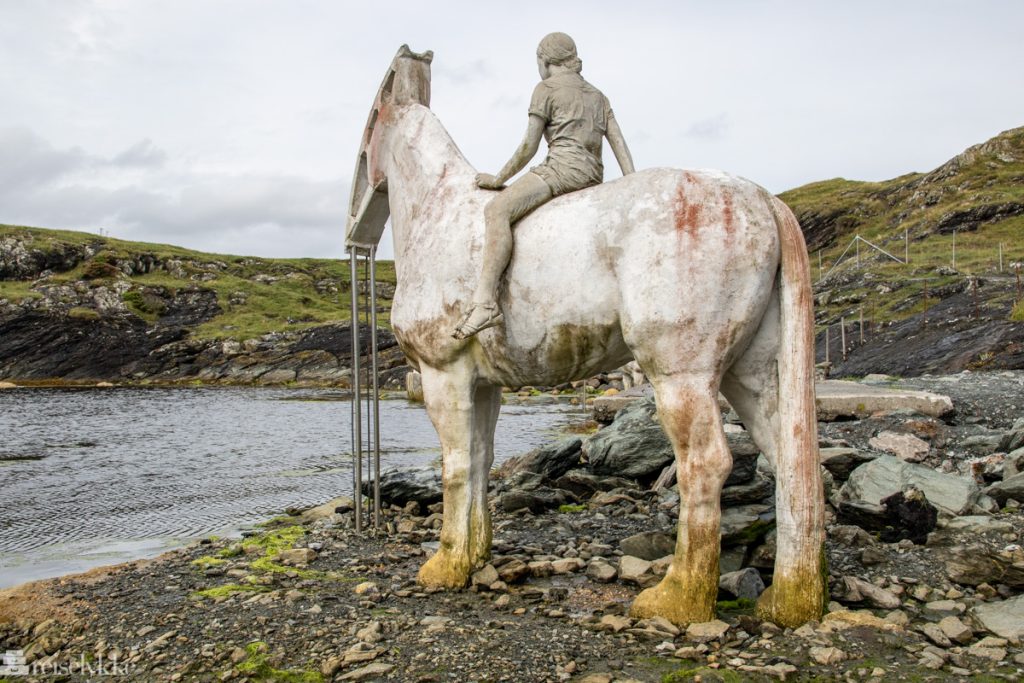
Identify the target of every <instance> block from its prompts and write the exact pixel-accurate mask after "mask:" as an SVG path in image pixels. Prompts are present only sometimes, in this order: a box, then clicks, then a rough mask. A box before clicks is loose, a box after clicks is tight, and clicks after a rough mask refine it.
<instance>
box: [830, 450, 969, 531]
mask: <svg viewBox="0 0 1024 683" xmlns="http://www.w3.org/2000/svg"><path fill="white" fill-rule="evenodd" d="M911 487H913V488H916V489H918V490H919V491H921V492H922V493H924V495H925V497H927V498H928V501H929V502H930V503H931V504H932V505H934V506H935V507H936V508H938V510H939V512H940V513H945V514H947V515H953V516H957V515H965V514H969V513H970V512H971V510H972V509H973V508H974V505H975V503H977V502H978V498H979V496H981V490H980V489H979V488H978V485H977V484H976V483H975V482H974V480H973V479H968V478H966V477H961V476H957V475H955V474H943V473H941V472H936V471H935V470H933V469H931V468H929V467H925V466H923V465H916V464H914V463H909V462H903V461H902V460H900V459H899V458H895V457H893V456H891V455H883V456H879V457H878V458H876V459H875V460H872V461H871V462H869V463H865V464H863V465H861V466H860V467H858V468H857V469H855V470H854V471H853V472H852V473H851V474H850V478H849V479H848V480H847V482H846V483H845V484H844V485H843V488H842V489H840V491H839V497H840V500H841V501H851V502H861V501H862V502H864V503H869V504H871V505H880V504H881V502H882V500H883V499H885V498H888V497H889V496H892V495H894V494H896V493H900V492H902V491H906V490H907V489H909V488H911Z"/></svg>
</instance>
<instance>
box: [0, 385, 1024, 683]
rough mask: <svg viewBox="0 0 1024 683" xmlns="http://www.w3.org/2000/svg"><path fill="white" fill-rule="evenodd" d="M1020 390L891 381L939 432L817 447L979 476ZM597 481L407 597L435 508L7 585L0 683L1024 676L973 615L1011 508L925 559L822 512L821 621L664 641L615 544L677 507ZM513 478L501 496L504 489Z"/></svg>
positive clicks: (663, 525)
mask: <svg viewBox="0 0 1024 683" xmlns="http://www.w3.org/2000/svg"><path fill="white" fill-rule="evenodd" d="M1022 382H1024V375H1022V373H1008V374H996V375H970V374H966V375H956V376H954V377H953V378H928V377H923V378H916V379H914V380H906V381H903V382H900V383H899V384H898V385H900V386H905V387H907V388H920V389H927V390H932V391H940V392H942V393H947V394H949V395H951V396H952V397H953V398H954V401H955V403H956V406H957V411H956V413H955V415H953V416H950V417H949V418H947V419H946V420H945V421H940V420H934V419H930V418H924V417H922V416H915V415H907V414H903V413H899V412H897V413H887V414H881V415H874V416H872V417H870V418H867V419H865V420H854V421H845V422H834V423H828V424H822V425H821V426H820V431H821V435H822V440H823V442H825V443H826V444H849V445H852V446H854V447H856V448H858V449H865V450H869V447H868V445H867V442H868V441H869V440H870V438H872V437H873V436H874V435H876V434H877V433H878V432H879V431H881V430H884V429H902V430H903V431H904V432H911V433H915V434H918V435H920V436H922V438H924V437H927V441H928V443H929V444H930V450H929V453H928V455H927V456H926V458H925V460H924V464H926V465H931V466H932V467H934V468H936V469H939V470H947V471H950V472H952V473H956V472H960V473H963V472H965V471H972V472H974V471H977V470H975V469H972V468H971V467H969V466H967V465H965V463H968V462H969V461H971V460H972V459H981V460H984V459H985V458H988V457H989V456H990V455H991V452H992V450H993V449H994V445H993V444H994V443H995V442H996V441H998V438H999V437H1000V436H1001V435H1002V434H1003V433H1005V431H1006V430H1007V429H1008V428H1009V427H1010V425H1011V424H1012V423H1013V422H1014V420H1015V419H1016V418H1019V417H1020V415H1021V414H1022V413H1024V409H1021V408H1020V407H1018V406H1017V403H1018V402H1020V398H1019V397H1020V396H1021V395H1022V393H1021V384H1022ZM972 437H981V438H972ZM978 476H981V474H979V475H978ZM522 479H524V478H523V477H520V480H522ZM513 480H515V477H510V480H509V481H513ZM609 482H610V483H609V487H606V488H610V487H612V486H615V487H616V488H612V490H610V491H607V490H606V491H599V492H597V493H595V494H594V495H593V496H588V497H587V498H586V499H585V500H583V501H581V504H579V505H571V506H563V507H562V508H561V511H558V510H549V511H547V512H544V513H542V514H532V513H529V512H527V511H525V510H520V511H518V512H507V511H505V510H503V509H500V506H499V509H498V510H497V511H496V512H495V517H494V528H495V533H494V557H493V558H492V561H491V564H490V565H488V566H486V567H484V568H483V569H482V570H481V571H480V572H478V573H477V574H476V575H474V585H473V586H471V587H470V588H467V589H465V590H462V591H458V592H434V591H423V590H421V589H420V588H419V587H418V586H417V585H416V583H415V576H416V571H417V569H418V567H419V566H420V564H421V563H422V562H423V561H424V560H425V558H426V557H427V556H428V554H429V553H430V552H432V548H433V547H434V546H433V544H435V543H436V541H437V538H438V535H439V527H440V520H441V516H440V511H441V510H440V505H439V504H435V505H433V506H429V507H427V508H425V509H424V508H420V507H419V506H418V505H416V504H410V505H407V506H405V507H397V506H393V507H390V508H388V509H387V510H385V511H384V525H383V526H384V529H383V530H382V531H381V533H379V534H377V535H376V536H374V535H373V534H366V535H362V536H360V535H356V534H355V533H354V532H353V530H352V528H351V527H352V517H353V515H352V512H351V510H350V509H349V508H350V505H346V503H345V501H342V500H339V501H335V502H333V503H331V504H328V505H326V506H322V507H321V508H316V509H314V510H311V511H306V512H305V513H301V514H300V513H298V512H297V511H293V513H294V514H292V515H290V516H284V517H282V518H279V519H276V520H273V521H272V522H269V523H268V524H267V525H266V526H264V527H263V528H262V529H261V530H260V531H259V532H258V533H256V534H253V535H251V536H249V537H246V538H243V539H241V540H237V539H235V540H230V539H227V540H226V539H206V540H204V541H202V542H199V543H196V544H194V545H192V546H190V547H187V548H183V549H180V550H176V551H173V552H170V553H167V554H165V555H163V556H161V557H159V558H157V559H155V560H152V561H143V562H135V563H131V564H127V565H120V566H117V567H113V568H108V569H102V570H94V571H92V572H89V573H87V574H84V575H78V576H72V577H65V578H63V579H58V580H51V581H44V582H37V583H34V584H27V585H25V586H21V587H18V588H15V589H11V590H8V591H3V592H0V653H4V652H8V651H11V652H13V651H16V650H21V651H23V653H24V657H25V660H26V663H27V665H28V666H31V667H35V670H36V671H37V672H42V673H39V674H38V675H33V676H27V677H25V676H16V677H14V676H12V677H10V678H8V679H4V678H3V674H2V673H0V681H5V682H6V681H10V682H11V683H17V682H20V681H32V680H38V681H53V680H62V681H85V680H100V679H101V678H102V680H111V679H110V678H107V677H104V676H101V673H102V672H105V673H107V674H110V673H117V674H121V675H122V676H127V678H125V680H133V681H135V680H138V681H300V682H305V683H313V682H316V681H350V680H351V681H360V680H363V681H374V680H381V681H422V682H424V683H426V682H428V681H436V682H441V681H581V682H585V683H611V682H613V681H619V682H625V681H666V682H669V683H674V682H678V681H768V680H801V681H812V680H814V681H831V680H847V681H899V680H905V681H931V680H936V681H945V680H982V681H985V680H988V681H996V680H1020V678H1021V676H1022V674H1024V649H1022V647H1021V644H1020V642H1019V641H1018V640H1016V639H1014V638H1012V637H1010V638H1000V637H998V636H997V635H996V634H994V633H990V632H986V631H985V629H984V628H982V626H981V625H980V622H978V621H977V620H976V619H975V618H974V616H973V615H974V612H975V609H976V608H979V607H986V606H991V605H995V606H1000V605H1003V604H1004V603H1005V601H1007V600H1009V599H1014V598H1015V596H1018V595H1019V594H1020V593H1021V591H1024V551H1022V550H1021V547H1020V544H1021V540H1022V539H1024V515H1022V514H1021V512H1020V510H1019V508H1014V507H1013V506H1010V505H1008V506H1004V508H1003V511H1001V512H997V513H995V514H992V515H987V516H979V517H962V518H957V519H954V520H952V523H948V522H947V521H943V522H941V523H940V526H939V528H938V529H937V530H935V531H933V532H932V533H931V534H929V535H928V537H927V542H926V543H925V544H922V545H915V544H914V543H912V542H911V541H909V540H902V541H899V542H896V543H884V542H881V541H880V540H878V537H877V535H875V534H871V533H868V532H866V531H865V530H863V529H861V528H859V527H856V526H849V525H840V524H838V523H837V520H836V519H835V517H833V516H830V520H829V540H828V543H827V548H826V550H827V557H828V562H829V568H830V579H829V580H830V586H829V587H830V591H831V598H832V602H831V603H830V604H829V608H828V612H827V614H825V615H824V617H823V619H822V621H821V622H813V623H810V624H807V625H805V626H803V627H801V628H799V629H795V630H793V629H786V630H781V629H779V628H778V627H776V626H774V625H773V624H768V623H762V622H760V621H759V620H758V619H756V618H755V617H754V616H753V609H752V603H751V602H750V601H748V600H742V599H741V600H737V599H735V596H732V595H728V594H726V593H725V592H723V593H722V594H721V595H720V598H722V602H720V603H719V605H718V620H716V621H714V622H709V623H707V624H700V625H691V626H690V627H689V628H686V629H682V630H680V629H679V628H677V627H675V626H673V625H672V624H669V623H668V622H665V621H663V620H660V619H653V620H646V621H640V622H637V621H634V620H632V619H630V618H629V617H628V607H629V603H630V601H631V600H632V599H633V598H634V597H635V596H636V594H637V593H638V592H639V590H640V589H641V587H642V586H643V585H649V584H650V583H651V582H653V581H657V578H658V575H659V573H663V572H664V568H665V564H666V563H664V562H662V561H661V560H658V561H654V562H653V563H651V562H647V563H646V564H644V565H642V571H639V572H631V571H627V570H626V566H627V564H630V563H631V562H632V559H631V560H624V559H623V551H622V547H623V546H622V545H621V542H622V541H623V540H624V539H627V538H630V537H635V535H636V534H638V533H641V532H648V531H655V532H666V533H671V532H672V531H673V521H672V520H673V519H674V516H675V514H676V512H677V505H678V501H677V499H674V497H673V494H672V493H671V492H668V491H661V492H658V493H655V492H652V491H649V490H643V489H640V488H638V487H636V486H630V485H627V484H628V483H624V482H622V480H614V481H613V480H609ZM511 485H512V484H510V483H509V482H508V481H506V482H502V483H499V486H498V488H499V492H500V491H502V490H507V489H508V488H509V486H511ZM769 502H770V501H769ZM745 504H746V508H745V509H751V508H754V509H756V510H763V509H767V507H766V506H765V505H764V504H760V503H759V504H756V505H753V506H752V505H751V504H750V501H745ZM736 509H739V508H736ZM727 512H729V510H727ZM754 519H755V520H756V519H757V517H756V515H755V516H754ZM761 526H762V527H763V525H761ZM758 528H760V532H759V534H760V535H758V536H757V538H753V537H750V536H748V537H746V540H744V541H743V543H750V545H749V546H747V547H746V551H745V552H741V553H740V557H741V558H742V559H743V564H744V565H746V566H753V567H757V568H758V569H759V570H760V576H763V577H764V578H765V580H768V581H770V559H771V553H772V537H771V534H770V532H769V530H768V529H766V528H761V527H758ZM766 533H767V536H765V534H766ZM738 535H739V536H743V534H738ZM752 538H753V540H751V539H752ZM627 543H628V542H627ZM730 552H731V551H730ZM727 554H728V553H727ZM733 555H734V556H735V553H733ZM766 559H767V560H768V562H765V560H766ZM641 562H642V561H641ZM633 564H636V563H633ZM997 570H998V571H997ZM986 572H987V573H986ZM1005 604H1009V603H1005ZM1018 618H1019V616H1018ZM114 662H116V664H114ZM111 667H114V668H113V671H112V669H111ZM53 671H58V672H59V673H58V675H56V676H54V675H50V674H51V673H52V672H53ZM114 680H116V679H114Z"/></svg>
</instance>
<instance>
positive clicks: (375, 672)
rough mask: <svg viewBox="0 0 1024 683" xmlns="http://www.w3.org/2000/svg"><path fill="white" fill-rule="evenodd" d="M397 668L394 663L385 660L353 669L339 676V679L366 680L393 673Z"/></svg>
mask: <svg viewBox="0 0 1024 683" xmlns="http://www.w3.org/2000/svg"><path fill="white" fill-rule="evenodd" d="M394 668H395V665H394V664H385V663H384V662H374V663H373V664H367V665H366V666H364V667H362V668H359V669H353V670H352V671H349V672H348V673H346V674H343V675H342V676H341V677H339V678H338V680H339V681H365V680H368V679H373V678H381V677H383V676H386V675H387V674H389V673H391V672H392V671H393V670H394Z"/></svg>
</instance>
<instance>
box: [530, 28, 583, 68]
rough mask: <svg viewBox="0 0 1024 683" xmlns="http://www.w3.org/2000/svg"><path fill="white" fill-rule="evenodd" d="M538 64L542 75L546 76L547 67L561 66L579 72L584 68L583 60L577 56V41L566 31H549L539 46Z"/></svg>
mask: <svg viewBox="0 0 1024 683" xmlns="http://www.w3.org/2000/svg"><path fill="white" fill-rule="evenodd" d="M537 64H538V66H539V67H540V70H541V76H542V77H545V78H546V75H545V73H544V72H545V71H547V68H546V67H551V66H561V67H565V68H566V69H569V70H570V71H575V72H576V73H579V72H580V71H582V70H583V62H582V61H580V58H579V57H578V56H576V43H574V42H573V39H572V38H570V37H569V36H567V35H566V34H564V33H549V34H547V35H546V36H544V38H543V40H541V41H540V45H538V46H537Z"/></svg>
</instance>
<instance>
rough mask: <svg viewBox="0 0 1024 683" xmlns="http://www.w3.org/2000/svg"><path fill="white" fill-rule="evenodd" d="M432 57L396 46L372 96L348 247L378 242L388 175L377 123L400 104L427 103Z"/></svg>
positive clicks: (385, 209)
mask: <svg viewBox="0 0 1024 683" xmlns="http://www.w3.org/2000/svg"><path fill="white" fill-rule="evenodd" d="M433 58H434V53H433V52H431V51H429V50H428V51H427V52H423V53H416V52H413V51H412V50H410V49H409V46H408V45H403V46H402V47H400V48H398V53H397V54H395V58H394V59H393V60H391V66H390V67H388V71H387V73H386V74H385V75H384V80H383V82H381V85H380V89H379V90H378V91H377V96H376V97H375V98H374V99H373V107H371V109H370V116H369V118H368V119H367V121H366V128H364V129H363V137H362V141H361V143H360V145H359V153H358V155H357V156H356V170H355V173H354V174H353V175H352V196H351V199H350V201H349V215H348V226H347V228H346V231H345V236H346V243H347V244H348V245H349V246H356V247H367V248H368V247H371V246H374V245H376V244H377V243H378V242H379V241H380V237H381V234H382V233H383V232H384V224H385V223H386V222H387V220H388V217H389V216H390V209H389V207H388V187H387V174H386V172H385V169H384V167H383V163H382V162H383V161H384V159H383V158H382V157H383V155H382V154H381V150H382V149H383V147H382V143H381V141H382V138H383V134H384V128H385V127H384V126H380V125H378V123H379V122H382V121H386V120H387V119H388V118H389V115H390V111H391V110H392V109H394V108H396V107H400V106H402V105H407V104H421V105H423V106H425V107H429V106H430V62H431V60H433Z"/></svg>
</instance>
